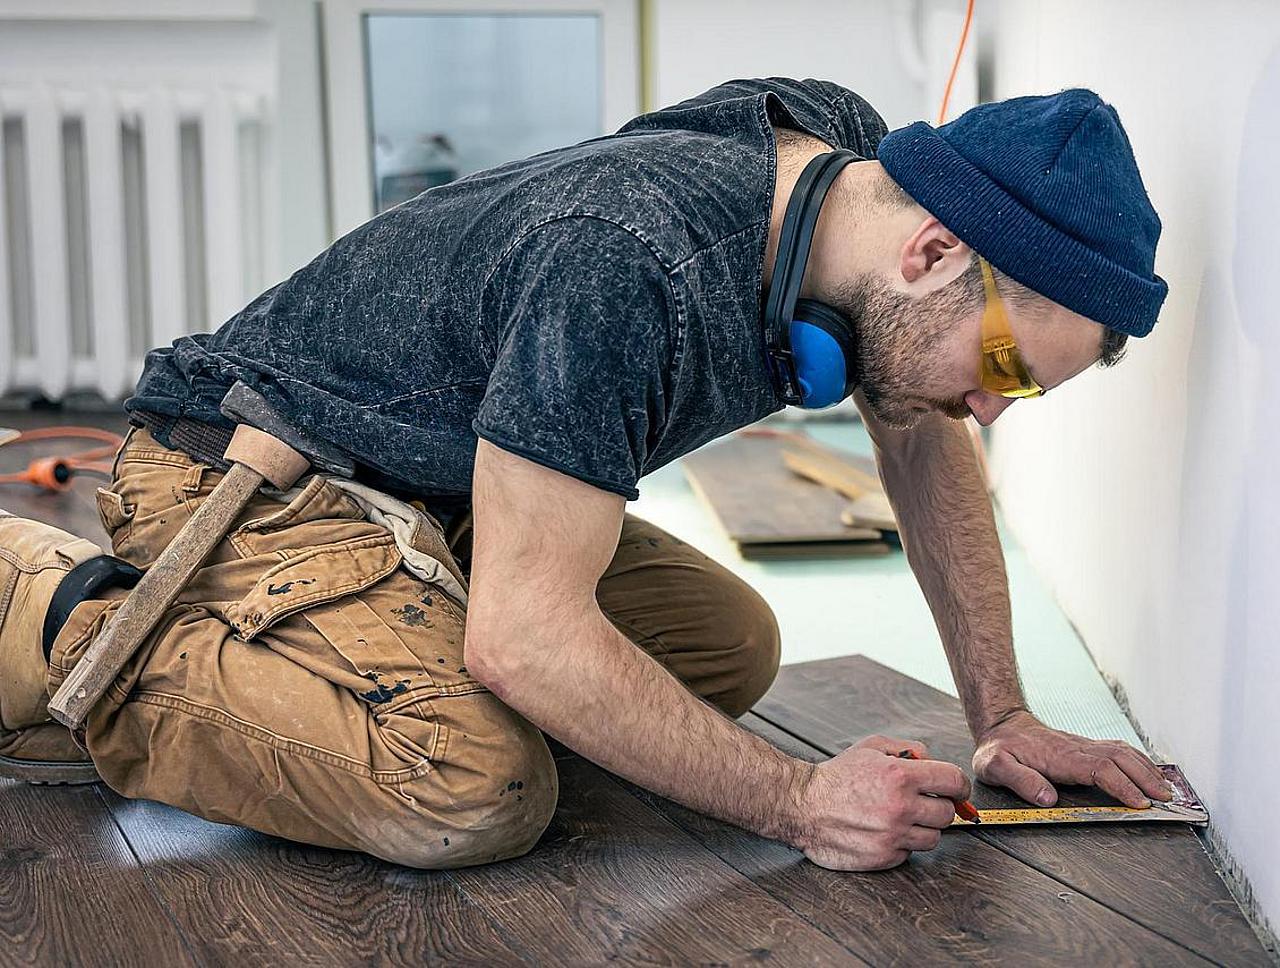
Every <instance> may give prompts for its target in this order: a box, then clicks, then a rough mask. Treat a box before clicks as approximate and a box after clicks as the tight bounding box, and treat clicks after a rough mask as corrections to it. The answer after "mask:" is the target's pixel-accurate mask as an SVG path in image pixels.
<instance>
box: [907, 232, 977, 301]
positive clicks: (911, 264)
mask: <svg viewBox="0 0 1280 968" xmlns="http://www.w3.org/2000/svg"><path fill="white" fill-rule="evenodd" d="M971 251H972V250H970V248H969V247H968V246H967V245H965V244H964V243H963V242H961V241H960V239H958V238H957V237H956V236H955V234H954V233H953V232H952V231H951V230H950V229H948V228H947V227H946V226H945V225H943V224H942V223H941V222H939V221H938V220H937V219H936V218H934V217H933V216H932V215H927V216H925V218H924V221H922V222H921V223H920V225H919V226H918V227H917V228H916V230H915V231H914V232H912V233H911V235H910V236H908V237H907V240H906V242H904V243H903V244H902V251H901V252H900V253H899V256H898V271H899V272H901V273H902V278H903V279H904V280H906V281H907V282H908V283H916V282H921V281H923V282H924V283H925V285H924V288H925V289H926V290H927V291H930V292H932V291H933V290H935V289H941V288H942V287H943V286H945V285H947V283H949V282H951V281H952V280H954V279H956V278H957V277H958V276H959V275H960V274H961V273H963V272H964V271H965V269H967V268H968V267H969V262H970V253H971Z"/></svg>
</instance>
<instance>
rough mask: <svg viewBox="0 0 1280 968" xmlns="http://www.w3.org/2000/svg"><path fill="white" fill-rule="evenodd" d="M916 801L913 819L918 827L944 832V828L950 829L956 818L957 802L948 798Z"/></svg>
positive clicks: (929, 798)
mask: <svg viewBox="0 0 1280 968" xmlns="http://www.w3.org/2000/svg"><path fill="white" fill-rule="evenodd" d="M916 801H917V802H916V805H915V809H914V810H912V813H911V819H912V820H914V821H915V824H916V826H917V827H932V828H933V829H934V830H942V829H943V828H944V827H950V826H951V821H952V820H954V819H955V818H956V805H955V802H954V801H952V800H948V799H947V798H946V797H917V798H916ZM913 849H919V848H913Z"/></svg>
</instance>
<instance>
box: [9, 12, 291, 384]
mask: <svg viewBox="0 0 1280 968" xmlns="http://www.w3.org/2000/svg"><path fill="white" fill-rule="evenodd" d="M2 20H3V15H2V14H0V21H2ZM271 51H272V48H271V46H270V44H269V33H268V32H266V31H265V29H264V28H262V27H261V26H259V25H256V24H253V23H233V22H198V23H185V24H183V23H177V24H164V23H156V22H136V23H133V22H124V23H106V22H100V21H93V22H85V21H67V20H64V21H61V22H56V23H54V22H20V21H14V22H8V23H0V118H3V127H2V128H0V394H12V393H20V394H36V393H38V394H42V395H44V396H45V397H48V398H50V399H52V400H58V399H61V398H63V397H65V396H66V395H67V394H68V393H71V392H77V391H90V392H97V393H100V394H101V395H102V396H104V397H106V398H107V399H118V398H119V397H121V396H124V395H126V394H127V393H128V392H129V391H130V390H131V389H132V387H133V385H134V383H135V382H136V380H137V377H138V374H139V372H140V370H141V367H142V358H143V356H144V355H145V353H146V352H147V350H149V349H151V348H152V347H154V346H161V345H165V344H168V343H170V342H172V341H173V340H174V339H176V338H177V337H179V336H182V335H184V334H187V333H193V332H200V331H207V330H210V329H212V328H215V327H216V326H217V325H218V324H220V323H221V322H222V321H223V320H225V319H226V318H227V317H228V316H230V315H231V314H232V313H234V312H235V311H236V310H237V309H239V308H240V307H241V306H243V305H244V303H245V302H246V301H247V299H249V298H251V297H252V296H253V295H255V294H256V293H258V292H260V291H261V290H262V289H263V288H264V287H265V283H266V281H267V280H268V279H270V280H271V281H274V274H275V271H276V263H277V262H278V258H277V256H278V251H279V245H278V238H277V234H278V223H279V218H278V216H277V213H276V211H275V207H274V204H272V203H269V202H268V199H270V198H271V197H272V196H273V195H274V194H276V193H273V192H270V191H267V190H266V186H268V185H271V184H272V179H273V178H274V169H273V164H274V162H273V157H272V156H273V147H272V131H273V127H274V125H273V121H272V118H273V106H274V96H275V88H274V82H275V75H274V70H275V68H274V58H273V55H272V53H271Z"/></svg>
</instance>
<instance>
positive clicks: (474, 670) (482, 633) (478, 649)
mask: <svg viewBox="0 0 1280 968" xmlns="http://www.w3.org/2000/svg"><path fill="white" fill-rule="evenodd" d="M463 657H464V661H465V662H466V665H467V671H468V672H469V673H470V674H471V677H472V678H473V679H475V680H476V682H478V683H480V684H481V685H482V686H484V687H485V688H487V689H488V690H489V691H490V692H491V693H493V694H494V695H495V696H497V697H498V698H499V699H502V700H504V701H505V700H506V699H507V698H508V697H510V696H512V695H514V693H515V690H516V689H517V688H518V686H519V684H520V683H522V682H528V681H529V679H530V676H529V672H528V659H529V657H528V654H527V650H526V649H525V648H524V645H523V643H522V642H521V640H520V638H519V637H518V636H516V635H514V634H512V633H511V632H510V631H508V630H507V629H504V628H502V627H501V626H493V627H488V628H479V627H475V626H473V625H472V624H471V623H470V621H468V624H467V633H466V639H465V641H464V642H463Z"/></svg>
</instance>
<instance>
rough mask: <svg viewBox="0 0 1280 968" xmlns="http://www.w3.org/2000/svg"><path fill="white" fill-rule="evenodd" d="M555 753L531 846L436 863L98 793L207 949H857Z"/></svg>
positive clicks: (633, 959)
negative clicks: (445, 868)
mask: <svg viewBox="0 0 1280 968" xmlns="http://www.w3.org/2000/svg"><path fill="white" fill-rule="evenodd" d="M558 766H559V768H560V770H561V772H562V786H561V807H560V810H559V812H558V813H557V815H556V819H555V820H554V821H553V823H552V826H551V828H550V829H549V830H548V833H547V835H546V836H545V837H544V838H543V841H542V842H541V843H540V844H539V846H538V847H537V848H536V849H535V851H534V852H533V853H532V854H530V855H527V856H526V857H524V858H520V859H518V860H515V861H510V862H507V863H504V864H495V865H490V866H486V867H480V868H471V869H467V870H460V871H450V872H422V871H415V870H410V869H407V868H401V867H396V866H395V865H391V864H385V863H383V862H381V861H377V860H373V859H371V858H368V857H364V856H362V855H358V854H351V853H343V852H340V851H329V850H323V849H318V848H308V847H303V846H298V845H293V844H288V843H286V842H284V841H280V840H277V839H274V838H269V837H264V836H261V835H259V834H255V833H252V832H250V831H245V830H240V829H238V828H234V827H226V826H222V825H217V824H210V823H206V822H204V821H202V820H199V819H197V818H195V817H190V816H188V815H186V814H183V813H181V812H180V811H177V810H172V809H170V808H168V807H165V806H163V805H160V804H155V803H149V802H145V801H127V800H123V799H121V798H120V797H117V796H115V795H114V794H112V793H110V791H105V792H104V796H106V797H107V799H108V802H109V803H110V804H111V807H112V810H113V811H114V813H115V815H116V818H117V821H118V822H119V823H120V825H121V828H122V829H123V830H124V831H125V832H126V833H127V835H128V836H129V838H130V840H131V842H132V843H133V844H134V845H135V849H136V850H137V852H138V855H139V857H140V858H141V860H142V862H143V864H144V865H145V868H146V871H147V873H148V875H149V876H150V878H151V880H152V882H153V884H154V886H155V890H156V891H157V893H158V894H159V895H160V896H161V897H162V898H164V899H165V900H166V901H167V902H168V903H169V904H170V905H171V907H172V908H173V910H174V914H175V918H176V919H177V921H178V923H179V924H181V925H182V926H183V927H184V929H186V932H187V934H188V936H189V937H190V938H192V942H191V943H192V945H193V948H194V950H195V951H196V953H197V955H198V956H199V958H200V959H201V961H203V962H205V963H210V964H233V963H262V962H266V961H273V962H284V963H289V964H294V963H315V964H354V963H356V962H364V961H365V960H371V961H374V962H376V963H390V964H422V963H427V962H436V961H442V962H448V963H450V964H462V963H471V964H512V963H516V962H518V961H525V962H531V963H536V964H551V963H555V964H563V963H578V964H583V963H597V962H601V961H606V960H613V959H616V960H621V961H623V962H625V963H628V964H646V963H649V964H667V963H673V962H675V963H682V962H684V961H687V960H697V961H705V962H713V961H714V962H722V963H733V962H738V961H749V960H753V959H755V958H758V957H763V956H765V955H766V954H767V955H768V956H769V957H770V958H771V959H773V960H775V961H777V962H778V963H779V964H794V965H810V964H829V965H855V964H859V963H860V962H859V961H858V959H857V958H855V957H854V956H853V955H851V954H850V953H849V952H848V951H847V950H845V949H844V948H843V947H841V946H840V945H839V944H837V943H836V942H834V941H832V940H831V939H830V938H828V937H826V936H825V935H823V934H822V933H821V932H819V931H817V930H816V929H814V928H813V927H812V926H810V925H808V924H806V923H805V922H803V921H801V920H800V919H798V918H796V917H795V916H794V915H793V914H792V913H791V912H790V911H789V910H788V909H787V908H786V907H784V906H783V905H781V904H779V903H777V902H776V901H774V900H773V899H772V898H770V897H769V896H768V895H766V894H765V893H764V892H763V891H761V890H759V889H758V888H756V887H754V886H753V885H751V884H750V883H749V882H748V881H747V880H746V879H745V878H743V877H742V876H741V875H739V874H738V873H737V872H736V871H733V870H732V869H731V868H729V867H728V866H727V865H725V864H724V863H723V862H721V861H720V860H719V859H718V858H716V857H715V856H714V855H712V854H711V853H709V852H708V851H707V850H706V849H704V848H703V847H701V846H699V845H698V844H697V843H696V842H695V841H693V840H692V839H691V838H689V837H688V836H687V835H685V834H684V833H682V832H681V831H680V830H678V829H677V828H675V827H674V826H673V825H671V824H670V823H669V822H667V821H666V820H664V819H662V818H661V817H659V816H658V815H657V814H655V813H654V812H653V811H651V810H650V809H649V808H647V807H646V806H645V805H643V804H642V803H640V802H639V801H637V800H636V799H635V798H634V797H632V796H630V795H628V794H627V793H626V792H625V791H623V790H622V788H621V787H620V786H619V785H618V783H617V782H616V781H615V780H613V779H612V778H611V777H609V776H608V775H607V774H605V773H604V772H603V771H601V770H599V769H597V768H596V767H594V766H592V765H591V764H588V763H586V762H585V761H583V760H581V759H580V758H578V757H576V756H572V755H568V756H566V757H564V758H562V759H560V760H559V761H558Z"/></svg>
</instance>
